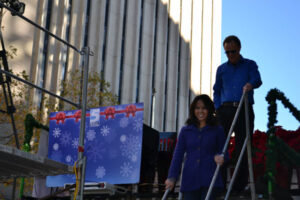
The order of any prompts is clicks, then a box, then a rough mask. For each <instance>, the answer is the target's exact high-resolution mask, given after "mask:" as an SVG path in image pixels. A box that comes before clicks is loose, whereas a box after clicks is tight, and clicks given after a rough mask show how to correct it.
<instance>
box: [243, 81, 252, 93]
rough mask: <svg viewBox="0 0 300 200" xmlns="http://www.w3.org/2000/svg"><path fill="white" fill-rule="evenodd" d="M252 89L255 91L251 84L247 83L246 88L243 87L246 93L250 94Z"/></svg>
mask: <svg viewBox="0 0 300 200" xmlns="http://www.w3.org/2000/svg"><path fill="white" fill-rule="evenodd" d="M252 89H253V86H252V85H251V84H250V83H246V85H244V87H243V91H244V92H249V91H250V90H252Z"/></svg>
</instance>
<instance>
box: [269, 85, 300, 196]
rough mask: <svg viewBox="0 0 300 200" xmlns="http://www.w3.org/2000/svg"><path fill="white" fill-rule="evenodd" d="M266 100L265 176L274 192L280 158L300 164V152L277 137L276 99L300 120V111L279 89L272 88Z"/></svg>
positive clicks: (270, 189) (293, 163)
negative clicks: (266, 141) (267, 116)
mask: <svg viewBox="0 0 300 200" xmlns="http://www.w3.org/2000/svg"><path fill="white" fill-rule="evenodd" d="M266 100H267V102H268V104H269V107H268V115H269V118H268V120H269V121H268V125H267V126H268V131H267V134H268V136H269V137H268V143H267V147H268V150H267V151H266V173H265V176H266V177H267V179H268V190H269V194H272V193H273V187H274V184H275V178H274V177H275V174H276V162H277V161H278V160H281V161H282V160H286V161H287V162H288V163H289V164H291V165H295V166H300V154H299V153H297V152H296V151H294V150H293V149H292V148H290V147H289V146H288V145H287V144H285V143H284V142H283V141H282V140H281V139H280V138H278V137H276V135H275V131H276V127H275V124H276V123H277V119H276V118H277V104H276V100H280V101H281V102H282V104H283V105H284V107H285V108H288V109H289V110H290V112H291V113H292V115H293V116H294V117H295V118H296V119H297V120H298V121H299V122H300V111H299V110H298V109H297V108H296V107H295V106H294V105H293V104H291V103H290V101H289V100H288V99H287V98H286V97H285V96H284V94H283V93H282V92H280V91H279V90H278V89H271V90H270V91H269V92H268V94H267V96H266Z"/></svg>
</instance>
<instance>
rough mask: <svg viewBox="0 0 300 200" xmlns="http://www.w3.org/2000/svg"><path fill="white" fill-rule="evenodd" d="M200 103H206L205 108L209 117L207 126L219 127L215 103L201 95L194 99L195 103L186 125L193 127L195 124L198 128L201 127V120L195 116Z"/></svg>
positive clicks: (192, 105) (192, 104)
mask: <svg viewBox="0 0 300 200" xmlns="http://www.w3.org/2000/svg"><path fill="white" fill-rule="evenodd" d="M198 101H202V102H203V103H204V106H205V108H206V109H207V110H208V115H207V120H206V123H207V125H210V126H216V125H218V122H217V118H216V116H215V113H216V110H215V106H214V102H213V101H212V100H211V98H210V97H209V96H208V95H206V94H201V95H198V96H196V97H195V98H194V100H193V102H192V103H191V105H190V110H189V118H188V119H187V120H186V122H185V123H186V124H187V125H191V124H194V125H196V126H198V125H199V120H198V118H197V117H196V116H195V109H196V105H197V103H198Z"/></svg>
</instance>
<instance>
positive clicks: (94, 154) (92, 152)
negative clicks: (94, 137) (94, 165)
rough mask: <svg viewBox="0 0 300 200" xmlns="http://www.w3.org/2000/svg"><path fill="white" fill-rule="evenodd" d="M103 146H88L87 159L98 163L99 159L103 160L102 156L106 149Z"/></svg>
mask: <svg viewBox="0 0 300 200" xmlns="http://www.w3.org/2000/svg"><path fill="white" fill-rule="evenodd" d="M104 146H105V145H104V144H103V143H100V144H97V145H95V144H94V145H90V146H88V147H87V154H88V159H91V160H92V161H94V162H97V161H99V159H103V155H104V154H105V153H106V149H105V148H104Z"/></svg>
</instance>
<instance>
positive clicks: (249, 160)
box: [245, 94, 256, 200]
mask: <svg viewBox="0 0 300 200" xmlns="http://www.w3.org/2000/svg"><path fill="white" fill-rule="evenodd" d="M245 120H246V134H247V137H248V141H247V154H248V168H249V179H250V189H251V199H252V200H255V196H256V194H255V186H254V176H253V164H252V150H251V135H250V134H252V133H250V122H249V103H248V94H246V97H245Z"/></svg>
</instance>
